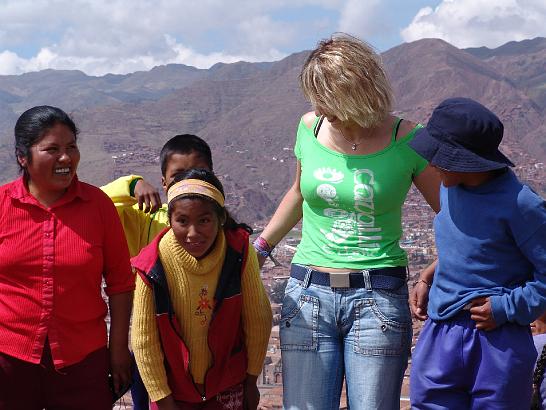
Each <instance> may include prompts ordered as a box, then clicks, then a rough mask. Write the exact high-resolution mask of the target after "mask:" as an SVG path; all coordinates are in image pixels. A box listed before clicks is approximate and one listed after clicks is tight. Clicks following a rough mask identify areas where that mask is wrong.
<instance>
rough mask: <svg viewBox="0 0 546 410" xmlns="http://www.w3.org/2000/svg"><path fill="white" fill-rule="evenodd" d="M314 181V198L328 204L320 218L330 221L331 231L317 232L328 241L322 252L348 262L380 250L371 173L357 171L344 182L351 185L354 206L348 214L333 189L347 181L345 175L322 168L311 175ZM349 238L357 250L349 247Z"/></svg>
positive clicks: (332, 169) (364, 170) (363, 170)
mask: <svg viewBox="0 0 546 410" xmlns="http://www.w3.org/2000/svg"><path fill="white" fill-rule="evenodd" d="M313 177H314V178H315V179H316V180H317V181H318V182H319V183H318V185H317V191H316V192H317V195H318V196H319V197H320V198H322V199H323V200H324V201H326V203H327V204H328V207H327V208H325V209H324V211H323V215H324V216H325V217H327V218H329V219H331V220H333V223H332V226H331V228H330V230H326V229H323V228H320V232H321V233H322V234H323V235H324V237H325V238H326V240H327V241H328V243H326V244H325V245H324V246H323V251H324V252H325V253H328V254H337V255H339V256H343V257H346V258H349V259H358V258H360V257H362V256H367V255H369V254H370V253H371V252H372V251H373V249H376V248H379V247H380V245H379V243H378V242H379V241H381V239H382V236H381V227H376V226H375V204H374V188H373V184H374V182H375V178H374V173H373V171H371V170H369V169H357V170H354V172H353V173H352V175H350V176H349V179H347V180H352V184H353V186H352V192H353V206H352V207H351V209H350V210H347V209H343V208H342V205H341V204H340V199H339V197H338V193H337V189H336V185H339V184H341V183H343V182H344V181H345V180H346V175H345V174H344V173H343V172H342V171H339V170H337V169H334V168H327V167H322V168H318V169H316V170H315V171H314V172H313ZM346 207H347V206H346ZM349 238H354V239H353V241H354V240H355V239H356V243H357V246H356V247H355V246H348V245H350V243H347V239H349ZM344 244H345V245H344Z"/></svg>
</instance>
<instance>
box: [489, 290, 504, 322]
mask: <svg viewBox="0 0 546 410" xmlns="http://www.w3.org/2000/svg"><path fill="white" fill-rule="evenodd" d="M489 301H490V303H491V313H492V315H493V319H494V320H495V323H496V324H497V326H500V325H503V324H505V323H506V322H507V321H508V317H507V316H506V312H505V310H504V307H503V305H502V296H490V297H489Z"/></svg>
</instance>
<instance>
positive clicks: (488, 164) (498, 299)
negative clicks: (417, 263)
mask: <svg viewBox="0 0 546 410" xmlns="http://www.w3.org/2000/svg"><path fill="white" fill-rule="evenodd" d="M502 136H503V125H502V122H501V121H500V120H499V119H498V118H497V116H496V115H495V114H493V113H492V112H491V111H490V110H488V109H487V108H486V107H484V106H483V105H481V104H480V103H478V102H476V101H473V100H471V99H467V98H450V99H447V100H445V101H443V102H442V103H440V105H439V106H438V107H436V109H435V110H434V112H433V113H432V116H431V118H430V120H429V122H428V124H427V126H426V127H425V128H422V129H421V130H419V131H418V132H417V134H416V136H415V138H414V139H413V140H412V141H411V142H410V146H411V147H412V148H413V149H414V150H415V151H416V152H417V153H418V154H420V155H421V156H423V157H424V158H425V159H427V160H428V161H429V163H430V165H432V166H433V167H435V168H436V169H437V171H438V172H439V173H440V176H441V179H442V186H441V188H440V204H441V209H440V212H439V213H438V215H437V216H436V217H435V219H434V231H435V238H436V248H437V251H438V261H437V264H436V267H435V270H434V274H433V276H432V275H431V276H432V277H425V276H426V275H427V272H426V271H423V273H422V274H421V276H422V277H420V278H419V281H418V282H416V285H415V287H414V289H413V292H412V297H411V302H410V303H411V305H412V310H413V311H414V313H415V315H416V316H417V317H421V318H423V317H426V314H424V313H423V312H424V309H427V301H428V309H427V313H428V319H427V321H426V323H425V325H424V327H423V329H422V331H421V334H420V336H419V340H418V342H417V345H416V347H415V351H414V353H413V356H412V368H411V376H410V398H411V405H412V408H415V409H529V408H530V403H531V384H532V375H533V367H534V363H535V360H536V355H537V353H536V350H535V348H534V345H533V339H532V337H531V333H530V331H529V324H530V323H531V322H532V321H533V320H534V319H536V318H537V317H538V316H540V315H541V314H542V313H543V312H544V311H546V204H545V201H544V199H542V198H541V197H540V196H538V195H537V194H536V193H534V192H533V191H532V190H531V188H529V187H528V186H526V185H524V184H522V183H521V182H520V181H519V180H518V178H517V177H516V176H515V174H514V173H513V172H512V170H511V169H510V168H509V167H511V166H513V165H514V164H513V163H512V162H511V161H510V160H509V159H508V158H507V157H506V156H505V155H504V154H502V153H501V152H500V151H499V148H498V147H499V144H500V142H501V140H502ZM429 290H430V292H429Z"/></svg>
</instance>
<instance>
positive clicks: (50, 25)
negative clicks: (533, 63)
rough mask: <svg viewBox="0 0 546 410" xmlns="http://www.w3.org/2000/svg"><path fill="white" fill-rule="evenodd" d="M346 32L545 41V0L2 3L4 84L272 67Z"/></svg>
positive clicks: (461, 43)
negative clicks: (51, 77) (54, 77)
mask: <svg viewBox="0 0 546 410" xmlns="http://www.w3.org/2000/svg"><path fill="white" fill-rule="evenodd" d="M338 31H342V32H346V33H350V34H352V35H355V36H357V37H359V38H362V39H364V40H366V41H368V42H369V43H371V44H372V45H373V46H374V47H375V48H376V49H377V50H378V51H386V50H388V49H389V48H391V47H394V46H397V45H399V44H402V43H404V42H411V41H415V40H419V39H421V38H441V39H443V40H446V41H447V42H449V43H451V44H453V45H454V46H456V47H459V48H465V47H479V46H486V47H490V48H495V47H498V46H500V45H502V44H504V43H506V42H508V41H520V40H524V39H528V38H534V37H538V36H541V37H546V1H544V0H398V1H395V0H0V75H12V74H21V73H25V72H29V71H38V70H43V69H47V68H54V69H66V70H81V71H83V72H85V73H86V74H88V75H96V76H100V75H104V74H107V73H114V74H126V73H129V72H134V71H142V70H149V69H151V68H153V67H154V66H157V65H163V64H170V63H177V64H186V65H190V66H194V67H198V68H209V67H210V66H212V65H213V64H215V63H218V62H224V63H231V62H235V61H240V60H244V61H250V62H256V61H274V60H279V59H281V58H283V57H285V56H287V55H290V54H292V53H294V52H298V51H302V50H308V49H312V48H313V47H314V46H315V45H316V44H317V42H318V41H319V40H321V39H323V38H327V37H329V36H330V35H331V34H332V33H334V32H338Z"/></svg>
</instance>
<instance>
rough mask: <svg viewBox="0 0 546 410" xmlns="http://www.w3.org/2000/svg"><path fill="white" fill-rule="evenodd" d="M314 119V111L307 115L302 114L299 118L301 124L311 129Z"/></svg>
mask: <svg viewBox="0 0 546 410" xmlns="http://www.w3.org/2000/svg"><path fill="white" fill-rule="evenodd" d="M316 118H317V116H316V115H315V112H314V111H309V112H308V113H306V114H303V116H302V117H301V119H302V120H303V123H304V124H305V126H306V127H307V128H311V127H312V126H313V124H314V123H315V119H316Z"/></svg>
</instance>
